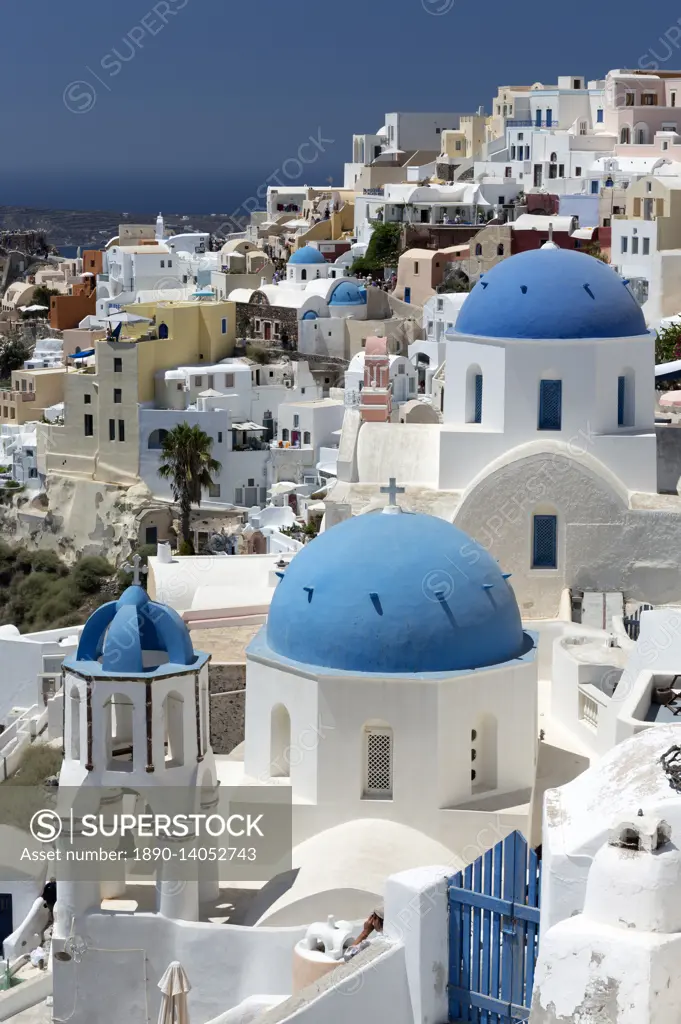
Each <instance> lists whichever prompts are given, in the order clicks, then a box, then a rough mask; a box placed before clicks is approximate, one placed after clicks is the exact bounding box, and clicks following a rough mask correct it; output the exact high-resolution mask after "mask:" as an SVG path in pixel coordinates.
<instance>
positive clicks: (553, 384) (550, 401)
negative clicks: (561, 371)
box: [538, 380, 563, 430]
mask: <svg viewBox="0 0 681 1024" xmlns="http://www.w3.org/2000/svg"><path fill="white" fill-rule="evenodd" d="M562 412H563V382H562V380H542V381H540V382H539V424H538V429H539V430H560V429H561V420H562Z"/></svg>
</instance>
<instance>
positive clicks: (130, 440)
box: [37, 302, 236, 486]
mask: <svg viewBox="0 0 681 1024" xmlns="http://www.w3.org/2000/svg"><path fill="white" fill-rule="evenodd" d="M134 312H135V313H136V314H138V315H141V316H147V317H149V319H150V320H155V323H152V325H151V327H149V325H144V324H143V325H140V327H139V328H137V329H131V330H130V331H129V333H128V334H123V335H122V336H121V338H120V339H119V340H117V341H112V340H107V339H104V340H102V341H96V342H95V364H94V366H87V367H84V368H82V369H79V368H74V367H70V368H69V369H68V371H67V372H66V376H65V388H64V403H65V421H64V425H63V426H54V425H50V426H48V427H47V428H46V429H45V430H43V431H42V432H41V435H42V436H41V438H40V440H39V447H38V451H39V460H40V468H41V471H42V472H47V473H55V474H58V475H64V476H78V477H85V478H88V479H93V480H98V481H102V482H104V483H112V484H120V485H124V486H125V485H131V484H135V483H137V482H138V481H139V479H140V477H139V406H140V404H141V403H150V402H152V403H153V401H154V398H155V374H156V373H157V372H158V371H160V370H169V369H173V368H174V367H176V366H180V365H183V364H201V363H202V362H203V363H205V364H206V365H211V364H212V363H216V362H218V361H219V360H220V359H225V358H227V357H228V356H231V355H232V354H233V351H234V339H235V336H236V326H235V307H234V303H232V302H209V303H197V302H173V303H158V304H152V303H149V304H144V303H137V304H136V305H135V306H134ZM37 372H40V371H37Z"/></svg>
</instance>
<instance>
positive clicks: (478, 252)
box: [475, 242, 482, 256]
mask: <svg viewBox="0 0 681 1024" xmlns="http://www.w3.org/2000/svg"><path fill="white" fill-rule="evenodd" d="M475 255H476V256H482V246H481V245H480V242H478V243H477V245H476V246H475Z"/></svg>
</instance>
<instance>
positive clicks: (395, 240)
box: [351, 222, 402, 274]
mask: <svg viewBox="0 0 681 1024" xmlns="http://www.w3.org/2000/svg"><path fill="white" fill-rule="evenodd" d="M401 254H402V229H401V227H400V225H399V224H394V223H391V224H382V223H380V222H378V223H376V222H375V223H374V233H373V235H372V236H371V241H370V242H369V245H368V246H367V251H366V255H365V256H360V258H359V259H357V260H355V262H354V263H353V264H352V271H351V272H352V273H353V274H360V273H368V274H372V273H374V272H376V271H380V270H383V269H384V268H385V267H397V261H398V260H399V258H400V256H401Z"/></svg>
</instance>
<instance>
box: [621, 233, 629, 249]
mask: <svg viewBox="0 0 681 1024" xmlns="http://www.w3.org/2000/svg"><path fill="white" fill-rule="evenodd" d="M628 251H629V239H628V238H627V236H626V235H622V237H621V239H620V252H628Z"/></svg>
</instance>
